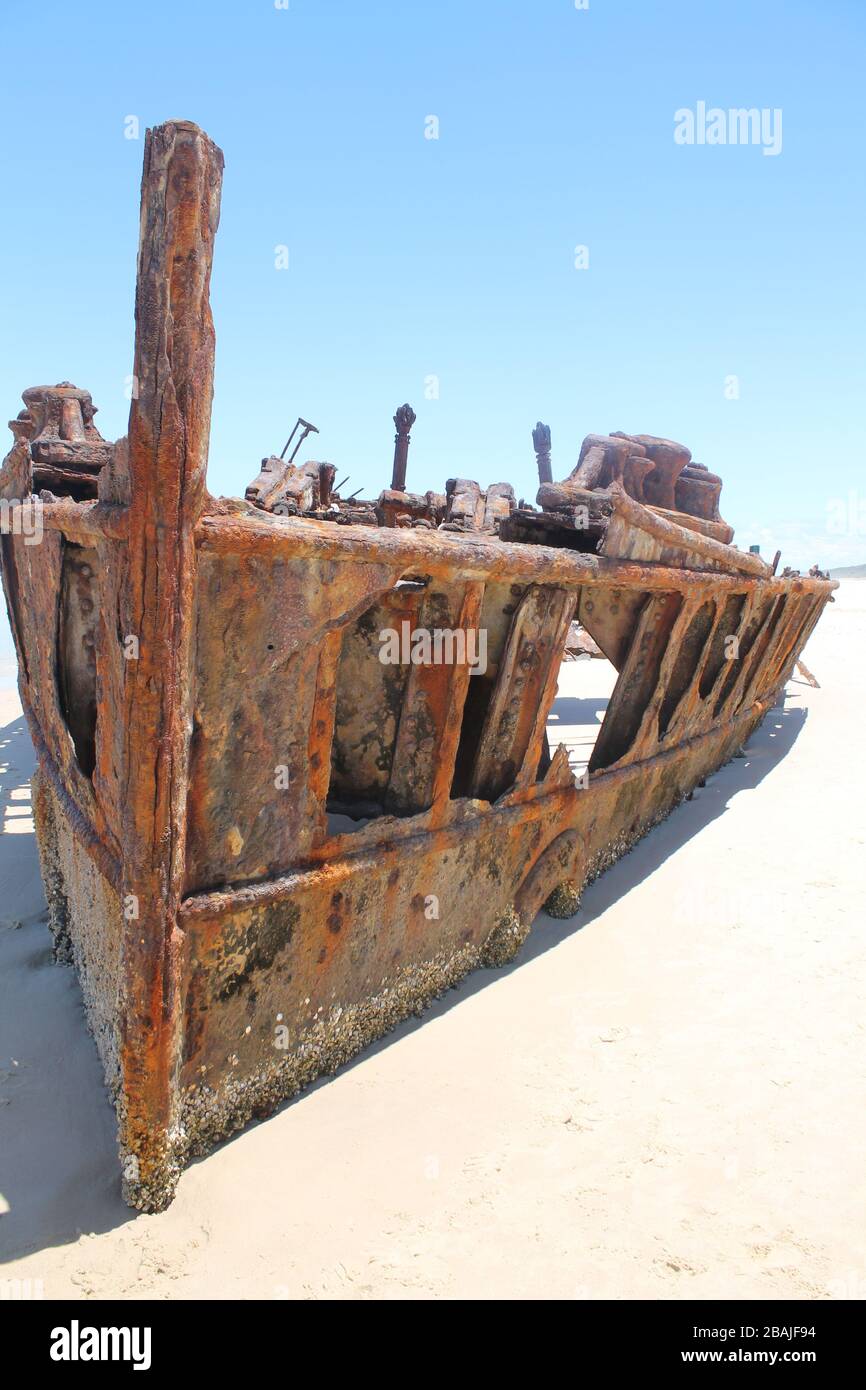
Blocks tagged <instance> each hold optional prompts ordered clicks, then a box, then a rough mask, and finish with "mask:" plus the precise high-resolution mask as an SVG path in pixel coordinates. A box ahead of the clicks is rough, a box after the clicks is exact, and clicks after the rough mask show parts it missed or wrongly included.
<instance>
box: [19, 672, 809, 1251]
mask: <svg viewBox="0 0 866 1390" xmlns="http://www.w3.org/2000/svg"><path fill="white" fill-rule="evenodd" d="M798 699H799V696H798V695H796V694H794V695H793V696H789V698H788V702H787V704H780V705H778V706H777V707H776V708H775V709H773V710H771V711H770V713H769V714H768V715H767V718H766V720H765V721H764V724H763V725H762V727H761V728H760V729H759V730H758V731H757V733H755V734H754V735H753V736H752V739H751V741H750V744H749V749H748V751H747V753H746V754H745V755H744V756H742V757H739V758H736V759H735V760H734V761H733V762H731V763H729V764H728V765H727V766H726V767H724V768H722V769H720V771H719V772H717V773H716V774H715V776H714V777H712V778H710V779H709V781H708V782H707V783H706V785H705V786H704V787H702V788H700V789H698V790H696V792H695V793H694V797H693V799H692V801H691V802H689V803H688V804H685V805H682V806H680V807H678V809H677V810H676V811H674V812H673V814H672V815H671V816H670V817H669V818H668V819H667V820H666V821H665V822H663V824H661V825H659V826H657V827H656V828H655V829H654V830H653V831H652V832H651V833H650V834H649V835H648V836H647V837H646V838H645V839H643V840H641V841H640V842H639V844H637V845H636V846H635V848H634V849H633V850H632V851H631V852H630V853H629V854H628V855H626V856H625V857H624V858H623V859H621V860H620V861H619V862H618V863H617V864H615V865H614V866H613V868H611V869H609V870H608V871H607V873H605V874H603V875H602V877H601V878H600V879H598V880H596V882H595V883H593V884H592V885H591V886H590V887H589V888H588V889H587V891H586V893H585V894H584V897H583V900H582V902H581V907H580V911H579V913H578V915H577V917H576V918H574V919H572V920H571V921H566V922H562V921H554V920H552V919H551V918H549V917H547V916H546V915H545V914H544V913H543V912H542V913H541V914H540V915H539V917H538V918H537V919H536V922H535V925H534V927H533V930H532V932H531V934H530V936H529V939H528V941H527V942H526V944H525V945H524V947H523V949H522V951H521V952H520V954H519V956H518V957H517V960H516V961H515V962H514V963H513V965H510V966H507V967H505V972H510V971H512V970H518V969H519V968H520V965H521V962H522V961H526V960H527V959H531V958H533V957H537V956H539V955H541V954H542V953H543V952H545V951H549V950H551V949H552V948H554V947H555V946H557V945H558V944H559V942H560V941H562V940H563V939H564V938H565V937H566V936H568V935H570V934H571V933H573V932H575V931H580V930H582V929H584V928H585V927H588V926H589V925H591V924H592V923H593V922H595V921H596V920H597V919H598V918H599V917H601V915H602V914H603V913H604V911H605V910H606V908H607V907H609V906H610V904H611V903H613V902H615V901H617V900H618V899H620V898H622V897H623V896H624V895H625V894H627V893H628V892H629V890H630V889H631V888H633V887H634V886H635V885H637V884H639V883H640V882H641V881H642V880H643V879H644V878H645V877H647V876H648V875H649V874H651V873H653V871H654V870H655V869H657V868H658V866H659V865H660V864H662V863H663V862H664V861H665V860H666V859H667V858H668V857H669V856H670V855H672V854H675V853H676V851H677V850H678V849H679V848H680V847H681V846H682V845H684V844H686V843H687V842H688V841H689V840H690V839H691V838H692V836H694V835H697V834H699V833H700V831H701V830H703V829H704V827H705V826H707V825H708V824H709V823H710V822H711V821H713V820H715V819H716V817H718V816H720V815H722V814H723V812H724V811H725V809H726V807H727V805H728V803H729V802H730V800H731V799H732V798H733V797H734V796H736V795H737V794H738V793H739V792H742V791H746V790H751V789H752V788H754V787H757V786H758V785H759V783H760V782H761V781H762V780H763V778H764V777H766V776H767V774H768V773H769V772H771V771H772V770H773V768H774V767H775V766H776V764H777V763H778V762H780V761H781V759H782V758H784V757H785V755H786V754H787V753H788V752H789V750H790V749H791V747H792V746H793V744H794V742H795V741H796V739H797V737H798V735H799V733H800V731H801V729H802V728H803V725H804V723H805V720H806V713H807V712H806V711H805V710H804V709H802V708H799V707H797V705H796V701H797V700H798ZM557 704H558V705H561V706H568V708H567V709H563V710H562V712H561V714H560V717H561V718H562V720H563V722H564V723H565V722H568V723H571V722H572V721H573V720H574V716H575V711H574V710H573V709H572V708H571V707H572V706H574V705H580V706H581V707H584V706H585V707H586V708H581V710H580V711H579V712H578V713H579V714H580V716H581V720H583V719H584V717H585V716H586V714H587V712H588V713H589V714H590V716H592V715H593V714H594V713H595V712H596V711H597V710H601V709H603V705H604V701H600V700H574V699H570V698H564V699H563V700H561V701H557ZM586 722H589V721H588V720H586ZM0 759H2V767H0V806H2V808H3V810H4V817H5V814H6V812H7V810H8V808H10V807H14V808H15V809H16V811H17V809H18V808H19V807H20V806H22V804H27V803H23V802H22V800H20V799H15V797H14V796H13V793H15V792H17V793H18V796H19V797H20V796H21V794H22V788H25V787H27V785H28V779H29V776H30V772H31V770H32V766H33V754H32V749H31V746H30V739H29V736H28V733H27V729H26V726H25V725H24V721H23V720H18V721H16V722H15V723H14V724H10V725H9V726H7V728H5V729H4V730H2V731H0ZM34 874H35V875H36V888H35V890H34V889H32V888H31V890H30V894H29V896H30V900H31V917H30V920H25V921H22V924H21V925H20V927H15V926H12V925H11V924H10V922H9V920H8V918H5V917H4V919H3V926H2V929H0V1155H2V1157H0V1193H2V1194H3V1196H4V1197H5V1199H6V1201H7V1202H8V1204H9V1208H10V1209H9V1211H8V1212H7V1213H6V1215H3V1216H0V1263H2V1261H4V1260H8V1259H11V1258H12V1257H13V1256H16V1255H20V1254H23V1253H24V1252H25V1251H32V1250H34V1249H42V1248H45V1247H46V1246H52V1245H61V1244H64V1243H65V1242H67V1241H70V1240H74V1239H75V1238H76V1237H77V1236H78V1234H79V1233H80V1232H81V1231H87V1232H101V1231H106V1230H110V1229H113V1228H115V1227H118V1226H122V1225H125V1224H127V1223H129V1222H130V1221H134V1220H136V1219H137V1218H136V1215H135V1213H133V1212H131V1211H130V1209H129V1208H128V1207H127V1206H125V1204H124V1203H123V1201H122V1199H121V1196H120V1178H119V1171H118V1163H117V1152H116V1147H115V1127H114V1112H113V1109H112V1107H111V1105H110V1103H109V1100H108V1097H107V1095H106V1093H105V1089H104V1086H103V1083H102V1072H101V1068H100V1065H99V1061H98V1059H97V1056H96V1049H95V1047H94V1045H93V1042H92V1040H91V1039H90V1036H89V1034H88V1033H87V1029H86V1024H85V1020H84V1010H83V1005H82V1002H81V995H80V992H79V990H78V985H77V982H76V978H75V975H74V973H73V972H72V971H71V970H70V969H68V968H66V967H63V966H58V965H55V964H54V963H53V961H52V958H51V943H50V937H49V933H48V929H47V926H46V924H45V915H46V914H45V908H44V900H42V893H41V887H40V886H39V880H38V862H37V856H36V847H35V837H34V835H33V833H32V832H31V833H29V834H20V833H18V834H10V833H8V824H7V821H6V820H5V818H4V822H3V833H2V834H0V886H2V888H3V897H4V911H9V910H14V908H13V909H10V908H8V907H7V906H6V904H7V903H8V902H9V901H10V892H9V885H10V884H11V883H13V882H16V881H19V880H20V881H23V882H25V883H26V882H28V881H30V880H31V879H32V876H33V875H34ZM34 897H35V899H36V901H37V902H40V901H41V903H42V906H41V911H40V910H37V911H36V912H35V913H34V912H33V908H32V902H33V899H34ZM505 972H503V971H502V970H495V971H494V970H479V971H477V972H476V973H475V974H474V975H470V976H469V977H468V978H467V979H465V980H464V981H463V982H462V983H461V984H460V985H458V986H457V987H456V988H455V989H454V990H450V991H449V992H448V994H447V995H445V996H443V998H442V999H440V1000H439V1001H438V1002H437V1003H436V1004H434V1005H433V1006H432V1008H430V1009H429V1010H428V1011H427V1013H426V1014H425V1016H424V1019H411V1020H408V1021H407V1022H405V1023H402V1024H400V1025H399V1027H398V1028H396V1029H395V1030H394V1032H392V1033H390V1034H389V1035H388V1036H387V1037H385V1038H382V1039H380V1040H379V1042H378V1043H375V1044H373V1046H372V1047H371V1048H368V1049H366V1051H365V1052H364V1053H362V1054H361V1055H360V1056H359V1057H357V1058H355V1059H353V1061H351V1062H349V1063H347V1064H346V1067H345V1068H343V1070H347V1069H349V1068H352V1067H356V1066H362V1065H363V1063H364V1059H365V1057H368V1056H370V1055H371V1053H372V1052H374V1051H381V1050H382V1049H384V1048H386V1047H390V1046H392V1045H393V1044H394V1043H395V1042H398V1041H399V1040H400V1039H401V1038H403V1037H405V1036H406V1035H407V1034H408V1033H409V1032H411V1031H412V1030H414V1029H415V1028H418V1027H421V1026H423V1024H424V1022H425V1020H426V1019H429V1018H431V1017H436V1016H441V1015H443V1014H445V1013H447V1012H448V1010H450V1009H452V1008H454V1007H455V1006H457V1005H459V1004H460V1003H461V1002H462V1001H463V1000H465V999H467V998H469V997H470V996H471V995H473V994H475V993H476V992H477V991H478V990H481V989H486V988H489V987H490V986H492V985H495V983H496V982H497V980H499V979H500V978H501V977H502V975H503V973H505ZM12 1059H15V1063H17V1065H13V1062H12ZM328 1080H329V1078H328V1077H323V1078H321V1079H320V1080H319V1081H317V1082H315V1083H314V1086H313V1087H310V1088H309V1090H313V1089H315V1087H318V1086H322V1085H327V1084H328ZM309 1090H308V1092H307V1093H305V1094H308V1093H309ZM303 1100H304V1095H301V1096H298V1097H296V1098H295V1099H294V1100H291V1101H287V1102H286V1105H284V1106H283V1107H281V1109H283V1110H285V1109H286V1108H287V1107H288V1106H293V1105H299V1104H303ZM260 1123H263V1124H267V1123H268V1121H267V1120H264V1121H261V1122H260ZM238 1138H240V1136H235V1137H234V1139H230V1140H228V1141H226V1142H228V1143H234V1142H237V1140H238ZM199 1161H201V1160H199ZM204 1161H206V1160H204ZM181 1200H182V1198H181Z"/></svg>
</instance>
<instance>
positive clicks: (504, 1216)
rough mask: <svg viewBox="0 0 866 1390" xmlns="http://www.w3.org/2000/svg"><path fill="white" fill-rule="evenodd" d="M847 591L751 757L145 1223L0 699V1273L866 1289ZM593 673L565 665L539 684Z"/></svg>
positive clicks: (181, 1282)
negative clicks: (124, 1182) (512, 957)
mask: <svg viewBox="0 0 866 1390" xmlns="http://www.w3.org/2000/svg"><path fill="white" fill-rule="evenodd" d="M837 598H838V601H837V603H836V605H835V606H834V607H831V608H830V609H829V611H828V612H827V613H826V614H825V616H824V618H823V619H822V622H821V624H820V625H819V628H818V630H817V632H816V634H815V636H814V637H813V639H812V641H811V643H810V644H809V650H808V652H807V661H808V664H809V666H810V667H811V669H812V670H813V671H814V673H815V675H816V676H817V677H818V679H819V680H820V681H821V685H822V688H821V689H820V690H812V689H810V688H809V687H808V686H806V685H803V684H800V683H797V682H792V683H791V685H790V686H789V690H788V699H787V702H786V706H785V711H784V713H783V712H781V711H780V712H778V713H776V714H774V715H772V716H771V717H770V718H769V719H768V720H767V721H766V723H765V725H764V727H763V728H762V729H761V730H760V732H759V733H758V734H757V735H756V736H755V738H754V739H753V741H752V747H751V750H750V755H749V757H748V759H745V760H738V761H736V762H734V763H733V764H731V765H730V766H729V767H727V768H725V769H723V770H722V772H720V773H719V774H718V775H717V776H716V777H714V778H713V779H712V780H711V781H710V782H709V783H708V785H707V786H706V787H705V788H704V789H702V790H700V791H698V792H697V793H696V794H695V798H694V800H693V801H692V802H691V803H690V804H687V805H685V806H683V807H681V808H680V809H679V810H678V811H677V812H676V813H675V814H674V815H673V816H672V817H671V818H670V820H668V821H667V822H666V823H665V825H663V826H662V827H660V828H659V829H658V830H656V831H655V832H654V833H653V834H652V835H651V836H650V837H649V838H648V839H647V840H645V841H644V842H643V843H642V844H641V845H640V846H638V848H637V849H636V850H635V851H634V852H633V853H632V854H631V855H629V856H628V857H627V858H626V859H624V860H623V861H621V863H620V864H619V865H617V866H616V867H615V868H614V869H613V870H612V871H611V872H609V873H608V874H607V875H605V876H604V878H602V879H601V880H599V882H598V883H597V884H595V885H594V886H593V887H592V888H591V889H590V890H589V891H588V892H587V894H586V896H585V898H584V904H583V908H582V910H581V913H580V915H579V917H578V918H577V919H576V920H575V922H573V923H553V922H550V921H549V920H547V919H545V918H544V917H541V918H539V920H538V922H537V924H536V927H535V930H534V932H533V934H532V936H531V937H530V940H529V942H528V943H527V946H526V948H525V949H524V952H523V953H522V956H521V957H520V958H519V960H518V963H517V964H516V965H515V966H513V967H511V968H509V969H508V970H506V971H495V972H491V971H485V972H482V973H481V974H479V975H476V976H474V977H472V978H470V979H469V980H468V981H466V982H465V983H464V985H463V986H462V987H461V988H460V989H458V990H456V991H454V992H452V993H451V994H449V995H448V997H447V999H445V1000H444V1001H442V1002H441V1004H440V1005H439V1006H438V1007H437V1008H436V1009H435V1010H434V1011H433V1012H432V1014H430V1015H428V1016H427V1018H426V1019H425V1020H424V1021H423V1022H421V1023H418V1022H414V1023H412V1024H411V1025H406V1026H404V1027H402V1028H401V1029H400V1030H399V1031H398V1032H397V1033H396V1034H394V1035H392V1037H391V1038H389V1039H387V1040H385V1041H384V1042H383V1043H382V1044H380V1045H379V1046H378V1047H376V1048H374V1049H373V1050H372V1051H371V1052H370V1053H368V1054H366V1055H365V1056H364V1057H363V1058H361V1059H360V1060H359V1061H357V1062H356V1063H355V1064H354V1065H352V1066H351V1067H349V1068H347V1069H345V1070H344V1071H343V1072H342V1073H341V1074H340V1075H339V1076H337V1077H336V1078H333V1079H331V1080H328V1081H326V1082H323V1083H320V1084H319V1085H318V1086H316V1087H315V1088H314V1089H313V1090H312V1091H310V1092H308V1093H307V1094H306V1096H304V1097H302V1098H301V1099H300V1100H298V1101H296V1102H295V1103H293V1104H291V1105H289V1106H287V1107H285V1108H284V1110H283V1111H282V1112H281V1113H280V1114H279V1115H277V1116H275V1117H273V1118H272V1119H270V1120H268V1121H267V1122H265V1123H263V1124H259V1125H257V1126H255V1127H254V1128H253V1129H251V1130H249V1131H247V1132H246V1133H245V1134H243V1135H242V1136H240V1137H239V1138H237V1139H235V1140H234V1141H233V1142H231V1143H229V1144H227V1145H224V1146H223V1148H222V1149H221V1150H220V1151H219V1152H217V1153H216V1154H213V1155H211V1157H209V1158H208V1159H206V1160H204V1161H203V1162H200V1163H198V1164H196V1165H195V1166H194V1167H193V1168H192V1169H190V1170H189V1171H188V1172H187V1173H186V1174H185V1176H184V1177H183V1179H182V1181H181V1185H180V1190H179V1193H178V1197H177V1200H176V1201H175V1203H174V1205H173V1206H172V1208H171V1209H170V1210H169V1211H168V1212H166V1213H164V1214H162V1215H160V1216H137V1215H135V1214H134V1213H131V1212H130V1211H129V1210H128V1209H127V1208H126V1207H124V1205H123V1204H122V1203H121V1200H120V1196H119V1184H118V1175H117V1165H116V1158H115V1151H114V1125H113V1115H112V1113H111V1111H110V1109H109V1106H108V1103H107V1101H106V1099H105V1096H104V1093H103V1090H102V1086H101V1080H100V1072H99V1067H98V1064H97V1060H96V1054H95V1050H94V1047H93V1044H92V1042H91V1041H90V1039H89V1037H88V1036H87V1034H86V1031H85V1027H84V1020H83V1016H82V1008H81V1003H80V997H79V994H78V990H77V987H76V984H75V980H74V976H73V975H72V973H71V971H69V970H67V969H64V968H62V967H59V966H55V965H53V964H52V963H51V958H50V946H49V939H48V932H47V929H46V927H45V925H44V917H43V915H42V914H43V912H44V904H43V900H42V895H41V887H40V882H39V876H38V868H37V863H36V853H35V846H34V840H33V836H32V833H31V829H30V822H29V819H28V817H27V807H28V802H27V796H28V793H27V789H26V788H27V782H26V779H27V776H28V773H29V769H30V766H31V762H32V754H31V753H30V748H29V742H28V739H27V735H26V732H25V731H24V730H23V725H22V723H21V720H20V717H19V712H18V708H17V703H16V701H15V697H14V696H13V695H11V694H7V695H5V696H2V697H0V698H2V700H3V701H4V703H3V704H2V705H0V716H3V717H2V718H0V723H2V724H5V726H6V727H5V729H4V730H3V732H2V736H0V737H2V749H0V757H2V760H3V762H4V764H5V766H4V767H3V770H2V776H0V783H2V789H3V800H2V807H3V817H4V820H3V834H2V836H0V896H2V903H0V914H2V917H3V919H4V921H5V922H6V923H8V921H9V920H10V919H12V918H17V919H20V920H21V921H22V923H23V925H22V926H21V928H20V929H13V928H8V929H4V930H0V1127H2V1134H0V1192H2V1194H3V1197H4V1198H5V1204H8V1208H9V1209H8V1211H7V1212H6V1214H5V1215H2V1216H0V1251H2V1252H3V1253H2V1258H3V1259H5V1260H9V1259H10V1257H12V1256H16V1255H18V1256H20V1255H21V1252H22V1251H30V1253H29V1254H25V1255H24V1256H23V1257H19V1258H12V1259H11V1263H7V1264H5V1265H3V1266H0V1278H3V1277H5V1278H7V1279H8V1278H12V1279H16V1278H17V1279H28V1278H29V1279H31V1280H41V1281H42V1285H43V1288H44V1293H45V1296H46V1297H48V1298H51V1297H63V1298H65V1297H70V1296H71V1297H81V1298H107V1297H123V1298H125V1297H131V1298H134V1297H155V1298H193V1297H213V1298H259V1297H265V1298H295V1297H300V1298H323V1297H324V1298H332V1297H333V1298H407V1297H408V1298H427V1297H434V1298H452V1297H483V1296H493V1297H497V1296H505V1297H516V1298H524V1297H538V1296H563V1297H566V1298H593V1297H610V1296H612V1297H621V1298H629V1297H645V1298H646V1297H649V1298H665V1299H669V1298H670V1299H679V1298H692V1297H698V1298H715V1297H735V1298H747V1297H748V1298H751V1297H802V1296H805V1297H825V1296H836V1297H839V1296H847V1297H851V1296H854V1297H861V1298H862V1297H863V1296H864V1294H866V1252H864V1205H866V1203H864V1195H866V1193H864V1187H866V1177H864V1174H866V1164H864V1161H863V1153H864V1140H866V1133H864V1131H866V1120H864V1113H866V1107H864V1080H866V1077H864V1072H866V1061H864V1046H863V1044H864V1035H866V1025H864V1017H866V1013H864V983H866V956H864V951H863V924H864V913H863V907H862V890H863V882H864V859H866V854H864V839H866V829H864V819H866V814H864V800H866V798H864V784H866V757H864V746H866V740H864V734H863V690H864V677H866V669H864V667H866V658H864V652H866V581H864V582H860V581H856V580H851V581H847V582H846V583H845V585H844V586H843V588H842V590H841V591H840V594H839V595H838V596H837ZM594 668H596V669H598V670H599V671H603V670H604V667H603V664H602V663H601V662H592V663H590V662H585V663H574V664H572V665H569V666H566V667H565V668H564V677H563V682H562V691H561V693H562V695H563V696H564V697H567V698H585V697H586V695H587V693H592V692H591V691H590V692H587V689H586V684H585V682H586V679H587V672H590V673H591V672H592V670H593V669H594ZM600 693H601V695H602V696H604V695H606V694H607V693H608V691H607V689H604V690H603V691H601V692H600ZM572 712H573V707H572ZM807 714H808V717H806V715H807ZM570 722H572V721H571V720H563V723H570ZM582 722H583V723H584V724H585V722H587V721H582ZM589 722H591V721H589ZM578 928H579V929H578ZM2 1205H3V1203H0V1206H2ZM82 1232H84V1233H85V1234H81V1233H82ZM0 1293H2V1286H0Z"/></svg>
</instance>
